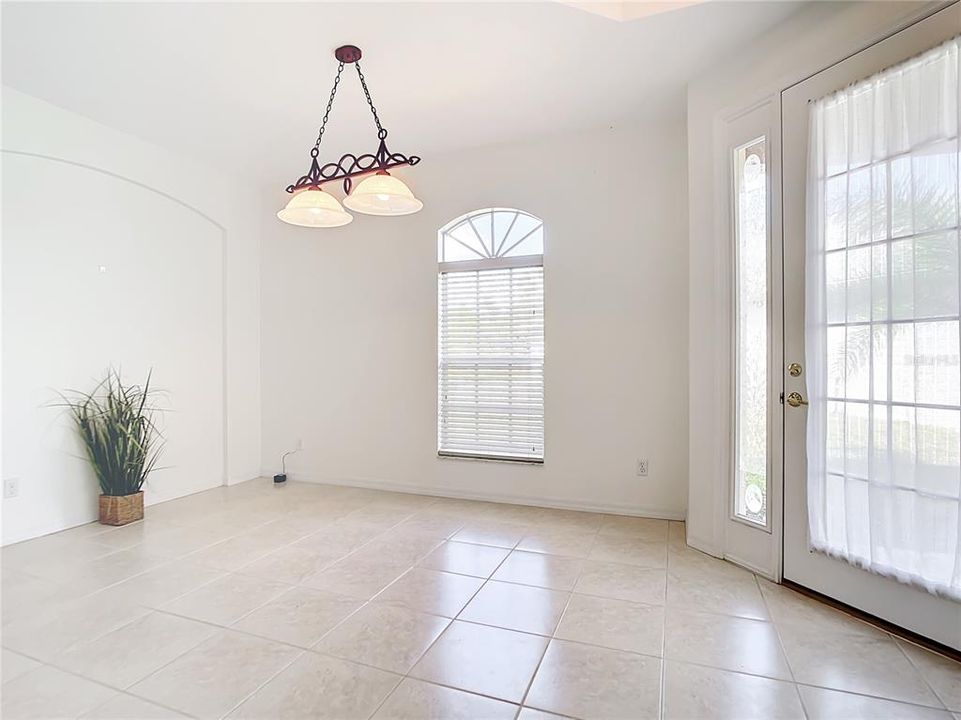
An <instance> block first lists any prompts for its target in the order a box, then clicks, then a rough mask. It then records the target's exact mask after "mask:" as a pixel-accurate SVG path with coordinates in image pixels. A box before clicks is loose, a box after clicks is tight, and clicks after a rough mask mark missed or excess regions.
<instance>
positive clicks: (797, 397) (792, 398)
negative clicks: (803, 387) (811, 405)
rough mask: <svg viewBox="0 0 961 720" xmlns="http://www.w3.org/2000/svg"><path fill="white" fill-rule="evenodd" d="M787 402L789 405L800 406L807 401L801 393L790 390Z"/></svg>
mask: <svg viewBox="0 0 961 720" xmlns="http://www.w3.org/2000/svg"><path fill="white" fill-rule="evenodd" d="M787 404H788V405H790V406H791V407H801V406H802V405H807V404H808V401H807V400H805V399H804V398H803V397H802V396H801V393H799V392H792V393H790V394H789V395H788V396H787Z"/></svg>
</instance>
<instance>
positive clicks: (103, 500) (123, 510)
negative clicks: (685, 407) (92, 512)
mask: <svg viewBox="0 0 961 720" xmlns="http://www.w3.org/2000/svg"><path fill="white" fill-rule="evenodd" d="M137 520H143V491H141V492H138V493H134V494H133V495H101V496H100V522H101V523H102V524H104V525H126V524H127V523H132V522H136V521H137Z"/></svg>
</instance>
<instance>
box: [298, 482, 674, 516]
mask: <svg viewBox="0 0 961 720" xmlns="http://www.w3.org/2000/svg"><path fill="white" fill-rule="evenodd" d="M288 474H289V476H290V479H291V480H294V481H297V482H311V483H320V484H324V485H342V486H346V487H359V488H366V489H368V490H385V491H388V492H400V493H409V494H411V495H432V496H435V497H445V498H454V499H457V500H479V501H482V502H497V503H507V504H509V505H533V506H535V507H545V508H552V509H555V510H579V511H582V512H598V513H608V514H611V515H629V516H632V517H647V518H656V519H659V520H684V519H685V517H686V513H685V512H683V511H677V510H663V509H660V508H643V507H636V506H632V505H620V504H612V503H596V502H591V501H589V500H559V499H556V498H541V497H532V496H525V495H505V494H502V493H488V492H482V491H473V490H472V491H463V490H451V489H450V488H437V487H431V486H428V485H413V484H408V483H398V482H391V481H388V480H370V479H366V478H329V477H324V478H320V477H312V476H309V475H302V474H300V473H296V474H292V473H288Z"/></svg>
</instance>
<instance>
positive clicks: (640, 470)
mask: <svg viewBox="0 0 961 720" xmlns="http://www.w3.org/2000/svg"><path fill="white" fill-rule="evenodd" d="M637 474H638V475H640V476H641V477H647V460H646V459H642V460H638V461H637Z"/></svg>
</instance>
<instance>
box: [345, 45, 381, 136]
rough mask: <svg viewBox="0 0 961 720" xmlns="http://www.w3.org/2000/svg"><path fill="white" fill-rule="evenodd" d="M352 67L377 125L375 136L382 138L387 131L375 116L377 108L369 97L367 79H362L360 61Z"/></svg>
mask: <svg viewBox="0 0 961 720" xmlns="http://www.w3.org/2000/svg"><path fill="white" fill-rule="evenodd" d="M341 65H343V63H341ZM354 67H355V68H357V77H359V78H360V86H361V87H362V88H364V95H365V96H366V97H367V104H368V105H369V106H370V112H371V114H372V115H373V116H374V124H375V125H377V136H378V137H379V138H381V139H382V140H383V139H384V138H385V137H387V132H386V131H385V130H384V127H383V125H381V124H380V118H379V117H377V108H375V107H374V101H373V100H371V99H370V90H368V89H367V80H365V79H364V73H363V72H361V70H360V61H357V62H355V63H354Z"/></svg>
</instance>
